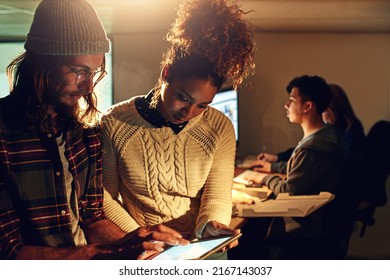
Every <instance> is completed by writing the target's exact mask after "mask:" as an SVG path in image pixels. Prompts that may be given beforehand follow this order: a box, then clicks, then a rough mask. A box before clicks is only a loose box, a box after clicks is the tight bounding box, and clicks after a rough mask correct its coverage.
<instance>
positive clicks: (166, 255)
mask: <svg viewBox="0 0 390 280" xmlns="http://www.w3.org/2000/svg"><path fill="white" fill-rule="evenodd" d="M241 235H242V234H241V233H240V234H237V235H233V236H224V237H217V238H213V239H203V240H197V241H193V242H191V243H190V244H188V245H186V246H180V245H178V246H172V247H169V248H167V249H165V251H163V252H161V253H158V254H156V255H153V256H152V257H151V258H149V259H150V260H202V259H204V258H207V257H208V256H210V255H211V254H214V253H215V252H218V251H219V250H221V249H222V248H223V247H225V246H227V245H228V244H229V243H231V242H233V241H234V240H236V239H238V238H239V237H240V236H241Z"/></svg>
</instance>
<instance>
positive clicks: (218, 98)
mask: <svg viewBox="0 0 390 280" xmlns="http://www.w3.org/2000/svg"><path fill="white" fill-rule="evenodd" d="M210 106H211V107H214V108H215V109H217V110H219V111H221V112H222V113H224V114H225V115H226V116H227V117H228V118H229V119H230V120H231V122H232V124H233V127H234V131H235V135H236V141H237V143H238V92H237V90H234V89H233V88H227V89H222V90H221V91H219V92H218V93H217V94H216V95H215V97H214V100H213V102H211V104H210Z"/></svg>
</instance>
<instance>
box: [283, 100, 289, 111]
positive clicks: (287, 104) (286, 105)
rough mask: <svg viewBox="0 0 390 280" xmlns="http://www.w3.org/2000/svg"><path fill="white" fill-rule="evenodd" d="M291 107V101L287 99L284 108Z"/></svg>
mask: <svg viewBox="0 0 390 280" xmlns="http://www.w3.org/2000/svg"><path fill="white" fill-rule="evenodd" d="M289 107H290V101H287V102H286V103H285V104H284V109H286V110H287V109H288V108H289Z"/></svg>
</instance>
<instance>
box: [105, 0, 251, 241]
mask: <svg viewBox="0 0 390 280" xmlns="http://www.w3.org/2000/svg"><path fill="white" fill-rule="evenodd" d="M243 14H244V12H243V11H242V10H241V9H240V8H239V6H238V5H236V4H232V3H228V1H226V0H193V1H189V2H187V3H184V4H183V5H182V6H181V7H180V10H179V12H178V16H177V18H176V20H175V21H174V23H173V25H172V27H171V30H170V31H169V32H168V34H167V40H168V41H169V42H170V47H169V48H168V50H167V51H166V53H165V54H164V56H163V60H162V63H161V75H160V78H159V81H158V83H157V85H156V87H155V88H154V89H152V90H151V91H150V92H149V93H148V94H147V95H145V96H136V97H133V98H131V99H129V100H127V101H123V102H121V103H118V104H116V105H114V106H113V107H112V108H111V109H110V110H109V112H108V113H107V114H106V115H105V116H103V118H102V121H101V128H102V141H103V147H104V155H103V178H104V185H105V187H106V196H105V212H106V214H107V215H108V217H109V218H110V219H112V220H113V221H114V222H116V223H117V224H118V225H119V226H120V227H121V228H122V229H124V230H126V231H132V230H134V229H136V228H138V227H142V226H148V225H155V224H160V223H162V224H165V225H168V226H170V227H172V228H174V229H176V230H178V231H179V232H181V233H183V234H185V233H187V234H190V235H191V236H192V237H196V238H208V237H212V236H220V235H232V234H235V233H237V231H238V230H235V229H232V228H230V227H228V225H229V223H230V219H231V211H232V203H231V186H232V179H233V174H234V158H235V149H236V141H235V135H234V129H233V126H232V123H231V122H230V120H229V119H228V118H227V117H226V116H225V115H224V114H223V113H221V112H219V111H218V110H216V109H213V108H211V107H209V106H208V105H209V104H210V103H211V102H212V101H213V98H214V96H215V94H216V93H217V92H218V91H219V90H220V89H221V87H222V86H223V85H224V84H225V83H229V85H233V87H235V88H237V87H238V86H239V85H240V84H242V82H243V81H244V79H245V78H246V77H247V76H248V74H249V73H250V72H251V70H253V68H254V52H253V47H254V43H253V38H252V33H251V32H250V30H249V27H248V25H247V23H246V22H245V21H244V20H243V19H242V18H241V17H242V15H243ZM234 245H236V244H233V245H232V246H234Z"/></svg>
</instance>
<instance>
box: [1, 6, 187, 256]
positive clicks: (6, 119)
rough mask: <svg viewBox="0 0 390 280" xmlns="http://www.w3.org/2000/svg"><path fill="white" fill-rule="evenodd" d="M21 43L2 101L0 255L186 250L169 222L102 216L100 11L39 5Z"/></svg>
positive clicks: (103, 49)
mask: <svg viewBox="0 0 390 280" xmlns="http://www.w3.org/2000/svg"><path fill="white" fill-rule="evenodd" d="M24 47H25V49H26V52H25V53H24V54H22V55H21V56H19V57H17V58H16V59H15V60H13V61H12V62H11V64H10V65H9V66H8V68H7V73H8V74H9V78H10V80H11V81H12V86H11V94H10V95H8V96H6V97H5V98H2V99H0V175H1V176H0V258H1V259H142V258H146V257H148V256H149V255H150V254H152V253H154V252H159V251H161V250H163V249H164V246H165V245H166V244H170V245H176V244H182V245H185V244H188V240H183V239H182V235H181V234H180V233H178V232H177V231H175V230H173V229H171V228H169V227H166V226H163V225H157V224H156V225H155V226H154V227H143V228H138V229H137V230H136V231H133V232H130V233H127V232H125V231H123V230H121V229H120V228H119V227H118V226H117V225H115V224H114V223H113V222H112V221H111V220H109V219H107V218H106V216H105V214H104V211H103V186H102V167H101V164H102V158H101V156H102V151H101V145H100V136H99V134H98V129H97V127H95V126H94V125H95V123H96V121H97V109H96V97H95V94H94V92H93V90H94V86H95V85H96V84H97V83H98V82H99V81H100V80H101V79H102V78H103V77H104V75H105V73H106V72H105V53H107V52H108V51H109V40H108V39H107V36H106V33H105V30H104V28H103V26H102V24H101V22H100V20H99V18H98V16H97V14H96V11H95V10H94V8H93V7H92V6H91V5H90V4H89V3H88V2H86V1H84V0H44V1H42V2H40V4H39V5H38V7H37V8H36V11H35V14H34V19H33V22H32V25H31V28H30V32H29V33H28V35H27V39H26V41H25V45H24ZM81 102H83V104H84V105H85V106H84V107H83V108H82V107H81V105H80V103H81ZM156 241H158V242H156Z"/></svg>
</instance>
